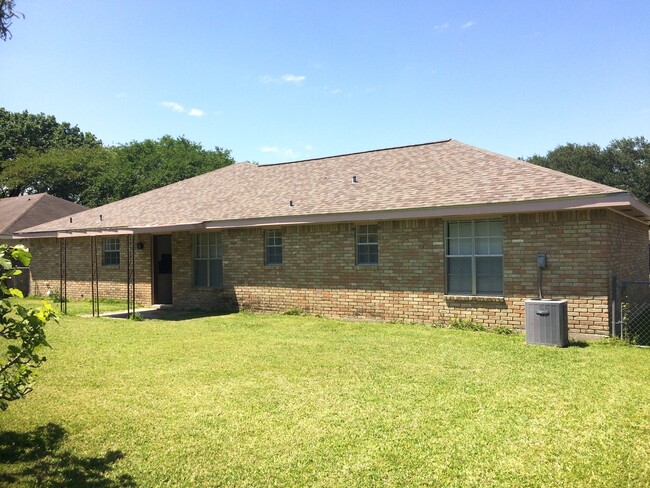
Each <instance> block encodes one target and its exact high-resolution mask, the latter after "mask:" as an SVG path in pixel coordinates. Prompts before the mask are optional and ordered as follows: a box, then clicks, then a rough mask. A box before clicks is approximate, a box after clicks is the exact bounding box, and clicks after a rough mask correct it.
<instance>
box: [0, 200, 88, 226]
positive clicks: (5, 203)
mask: <svg viewBox="0 0 650 488" xmlns="http://www.w3.org/2000/svg"><path fill="white" fill-rule="evenodd" d="M82 210H88V207H84V206H83V205H79V204H76V203H73V202H69V201H67V200H63V199H62V198H58V197H54V196H52V195H48V194H47V193H40V194H37V195H23V196H19V197H9V198H0V235H2V236H11V234H13V233H14V232H16V231H18V230H22V229H26V228H27V227H33V226H35V225H39V224H43V223H45V222H49V221H51V220H55V219H59V218H61V217H64V216H66V215H72V214H75V213H79V212H81V211H82Z"/></svg>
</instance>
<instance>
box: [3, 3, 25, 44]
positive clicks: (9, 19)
mask: <svg viewBox="0 0 650 488" xmlns="http://www.w3.org/2000/svg"><path fill="white" fill-rule="evenodd" d="M14 3H15V2H14V0H0V39H2V40H3V41H6V40H7V38H9V39H11V37H12V36H11V31H10V30H9V27H11V24H12V23H13V19H18V18H23V19H24V18H25V16H24V15H23V14H22V13H20V12H17V11H16V10H14Z"/></svg>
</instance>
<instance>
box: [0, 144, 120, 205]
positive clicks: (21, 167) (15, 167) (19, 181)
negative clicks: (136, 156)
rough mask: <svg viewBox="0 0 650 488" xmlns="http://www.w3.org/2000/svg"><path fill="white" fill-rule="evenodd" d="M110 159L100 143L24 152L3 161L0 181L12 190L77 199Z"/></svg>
mask: <svg viewBox="0 0 650 488" xmlns="http://www.w3.org/2000/svg"><path fill="white" fill-rule="evenodd" d="M112 160H113V154H112V152H111V151H110V150H108V149H106V148H104V147H103V146H97V147H75V148H70V149H59V148H55V149H50V150H49V151H47V152H44V153H38V152H28V153H23V154H20V155H19V156H17V157H16V158H15V159H13V160H10V161H7V162H5V167H4V170H3V171H2V175H1V176H0V182H1V184H2V185H3V186H4V187H5V188H11V189H12V192H13V193H18V194H31V193H49V194H50V195H54V196H56V197H60V198H64V199H66V200H69V201H71V202H81V201H82V200H84V199H85V198H86V194H87V193H88V192H89V191H90V189H91V188H92V187H93V186H94V185H95V184H96V179H97V178H98V176H99V175H100V174H101V173H102V171H104V170H105V169H106V168H110V166H111V164H112Z"/></svg>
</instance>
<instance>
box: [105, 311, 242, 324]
mask: <svg viewBox="0 0 650 488" xmlns="http://www.w3.org/2000/svg"><path fill="white" fill-rule="evenodd" d="M137 313H138V314H139V315H140V317H141V318H143V319H147V320H172V321H179V320H192V319H201V318H205V317H217V316H221V315H231V314H234V313H237V312H223V311H221V312H220V311H214V310H212V311H209V310H172V309H160V310H139V311H138V312H137ZM101 316H102V317H103V318H108V319H122V320H126V319H128V318H129V316H128V314H127V313H126V312H124V311H120V312H107V313H103V314H102V315H101Z"/></svg>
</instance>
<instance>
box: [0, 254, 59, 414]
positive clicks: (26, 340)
mask: <svg viewBox="0 0 650 488" xmlns="http://www.w3.org/2000/svg"><path fill="white" fill-rule="evenodd" d="M15 261H17V262H19V263H21V264H23V265H24V266H28V265H29V262H30V261H31V254H30V253H29V251H28V250H27V248H26V247H24V246H21V245H17V246H13V247H9V246H7V245H5V244H2V245H0V271H1V274H0V293H1V295H2V299H0V343H1V344H2V346H1V350H2V351H3V356H2V357H1V358H0V410H6V409H7V407H8V406H9V402H10V401H13V400H18V399H20V398H23V397H24V396H25V395H27V394H28V393H30V392H31V391H32V387H33V385H32V381H31V380H32V375H33V373H34V370H35V369H36V368H38V367H39V366H40V365H41V364H42V363H43V362H44V361H45V356H42V355H41V351H42V350H43V348H44V347H49V344H48V343H47V340H46V339H45V330H44V327H45V324H47V322H48V321H49V320H51V319H54V320H56V314H55V313H54V311H53V310H52V308H51V306H50V305H49V304H47V303H45V302H43V306H42V307H41V308H26V307H23V306H22V305H19V304H16V303H12V302H11V300H9V298H8V297H12V296H13V297H21V298H22V293H21V291H20V290H16V289H14V288H10V287H9V286H8V285H7V280H8V279H9V278H11V277H12V276H15V275H17V274H20V273H21V271H20V270H19V269H16V268H14V267H13V263H14V262H15Z"/></svg>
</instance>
